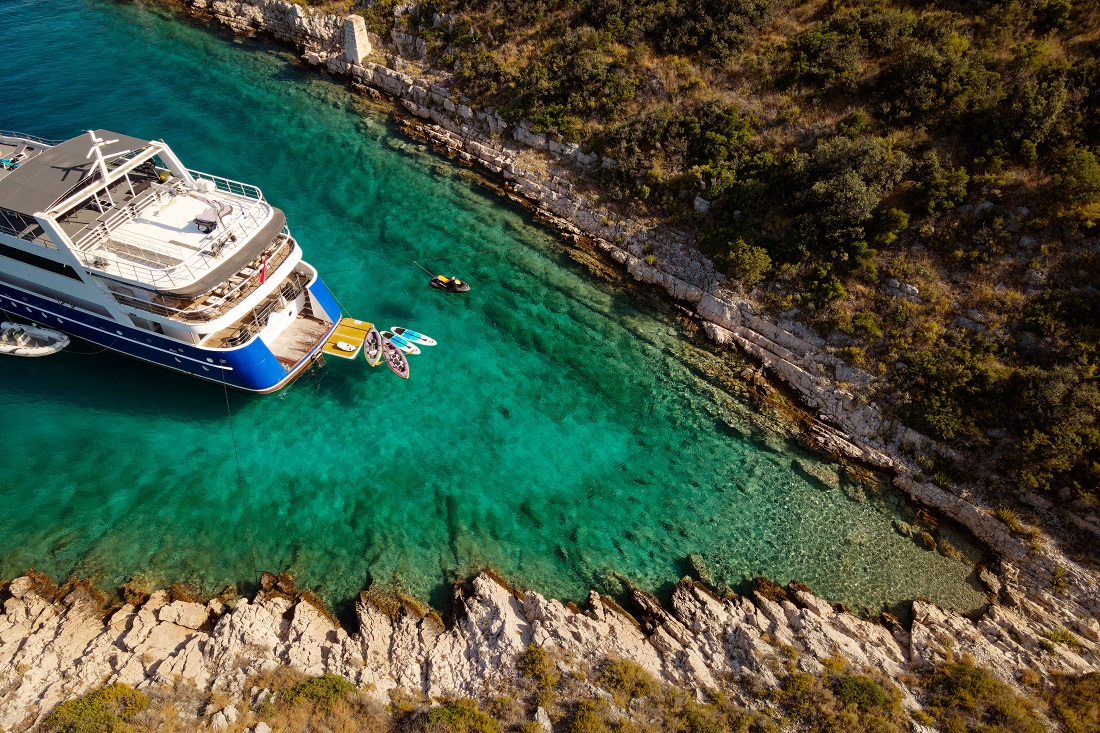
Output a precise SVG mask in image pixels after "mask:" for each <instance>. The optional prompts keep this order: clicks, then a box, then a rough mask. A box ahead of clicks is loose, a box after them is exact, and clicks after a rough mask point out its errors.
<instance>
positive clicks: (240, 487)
mask: <svg viewBox="0 0 1100 733" xmlns="http://www.w3.org/2000/svg"><path fill="white" fill-rule="evenodd" d="M218 377H219V378H220V379H221V381H222V391H223V393H224V394H225V412H226V414H227V415H229V439H230V440H231V441H232V443H233V460H234V461H236V463H237V491H238V492H239V493H240V495H241V512H242V513H243V514H244V526H245V529H246V530H247V531H248V549H249V550H250V551H251V553H252V572H253V573H255V575H256V581H257V582H259V580H260V566H259V564H258V563H257V562H256V545H255V544H254V543H253V542H252V520H251V519H250V518H249V514H250V512H249V509H248V499H247V498H246V497H245V494H244V473H243V472H242V471H241V456H240V454H239V453H238V452H237V432H236V430H235V429H234V428H233V410H232V409H231V408H230V407H229V387H228V386H227V385H226V383H225V375H224V374H221V373H220V371H219V374H218Z"/></svg>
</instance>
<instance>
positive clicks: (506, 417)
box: [0, 0, 981, 609]
mask: <svg viewBox="0 0 1100 733" xmlns="http://www.w3.org/2000/svg"><path fill="white" fill-rule="evenodd" d="M160 12H162V11H154V10H149V9H143V8H136V7H131V6H127V5H116V4H114V3H107V2H97V1H95V0H86V1H85V2H78V3H73V2H69V1H68V0H8V2H6V3H5V14H6V17H7V18H8V19H9V21H10V24H11V25H12V26H13V27H21V28H34V27H35V26H36V25H37V26H40V27H45V24H46V23H47V22H48V23H49V32H48V33H45V32H44V33H26V32H25V33H19V34H15V35H14V36H13V37H12V38H10V39H8V41H7V42H6V43H5V44H4V45H3V46H2V47H0V87H2V88H4V89H6V90H9V92H10V91H12V90H17V91H18V93H19V96H20V98H23V99H30V100H34V104H28V105H26V106H23V107H21V108H19V109H15V110H10V109H9V110H5V114H6V115H7V117H5V119H4V122H3V124H4V126H5V127H9V128H17V129H19V128H22V129H26V130H28V131H31V132H36V133H38V134H42V135H46V136H54V137H64V136H67V135H70V134H73V133H75V132H76V131H78V130H79V129H81V128H87V127H93V126H102V127H106V128H108V129H115V130H118V131H121V132H127V133H130V134H134V135H146V136H152V137H157V138H163V139H165V140H166V141H168V142H169V143H170V144H171V145H173V147H174V148H175V149H176V150H177V151H178V152H179V153H180V154H181V155H182V156H183V158H184V160H185V161H186V162H188V163H189V164H190V165H192V166H193V167H196V168H199V169H205V170H210V171H214V172H217V173H219V174H221V175H225V176H229V177H232V178H237V179H244V180H248V181H252V182H255V183H257V184H258V185H260V186H261V187H262V188H263V189H264V192H265V194H266V195H267V197H268V198H269V199H270V200H272V201H273V202H275V203H276V204H277V205H279V206H281V207H282V208H284V209H285V210H286V212H287V215H288V217H289V220H290V222H291V225H292V227H293V230H294V232H295V235H296V236H297V237H298V239H299V241H300V242H301V244H302V246H303V248H304V250H305V252H306V253H307V257H308V259H309V261H310V262H312V263H313V264H314V265H316V266H317V267H318V268H319V269H320V270H321V271H322V272H326V273H330V274H329V275H328V276H327V277H326V281H327V282H328V284H329V286H330V288H331V289H332V290H333V291H334V292H335V293H336V294H337V295H338V296H339V297H340V298H341V299H342V301H343V304H344V306H345V307H346V309H347V310H348V311H349V312H351V313H353V314H355V315H357V316H361V317H366V318H370V319H373V320H375V321H377V322H379V323H380V324H382V325H384V326H390V325H400V324H408V325H411V326H413V327H416V328H417V329H418V330H423V331H424V332H426V333H430V334H431V335H433V336H434V337H436V338H437V339H438V340H439V341H440V346H439V347H437V348H434V349H425V353H424V354H423V355H421V356H418V357H414V358H413V360H412V366H413V377H412V379H411V380H410V381H409V382H407V383H405V382H400V381H399V380H397V379H394V378H393V377H392V376H391V375H389V374H388V373H387V372H385V371H384V370H379V369H375V370H371V369H369V368H368V367H366V366H365V365H364V364H363V363H362V362H354V363H340V364H328V365H325V366H324V367H322V368H317V369H313V370H312V371H310V372H309V373H308V374H306V375H305V376H304V377H303V378H302V379H300V380H298V382H296V383H295V384H294V385H292V386H291V387H290V388H288V389H286V390H284V391H282V392H281V393H279V394H276V395H273V396H268V397H252V396H247V395H239V394H232V395H230V396H229V402H230V405H231V407H232V411H233V423H232V425H233V428H234V430H235V440H236V444H237V446H238V447H239V460H240V468H241V472H242V474H243V476H244V483H243V486H242V487H240V489H239V488H238V484H237V466H236V463H235V460H234V453H233V449H232V445H233V440H234V435H233V434H232V433H231V429H230V422H229V420H227V418H226V413H225V400H226V397H225V395H224V394H223V392H222V391H221V389H219V388H218V387H216V386H210V385H205V384H202V383H199V382H196V381H192V380H189V379H185V378H182V377H178V376H175V375H172V374H169V373H166V372H162V371H155V370H152V369H150V368H146V367H144V366H142V365H140V364H137V363H134V362H131V361H128V360H126V359H124V358H121V357H118V356H116V355H112V354H92V353H77V352H80V351H82V352H89V351H92V349H90V348H88V347H87V345H79V344H78V345H76V346H75V347H74V348H73V349H72V350H71V351H70V352H66V353H63V354H61V355H59V356H57V357H54V358H51V359H48V360H34V361H33V362H30V363H28V361H27V360H5V361H3V362H0V399H2V400H3V403H4V404H5V406H6V409H5V410H4V412H3V415H4V417H3V421H4V428H5V430H4V432H5V439H6V446H5V447H6V451H5V460H4V461H3V464H2V465H0V537H2V538H3V541H2V543H0V573H2V574H4V575H9V576H10V575H11V574H13V573H16V572H20V571H21V570H23V569H24V568H26V567H29V566H32V565H34V566H37V567H38V568H39V569H40V570H43V571H46V572H49V573H52V574H55V575H59V576H64V575H67V574H69V573H77V574H80V575H84V576H88V577H91V578H94V579H95V580H97V581H98V582H99V583H101V584H103V585H104V586H114V585H118V584H120V583H122V582H124V581H125V580H127V579H128V578H130V577H131V576H134V575H139V574H141V575H145V576H148V577H149V578H152V579H159V581H158V582H163V581H164V580H169V581H175V580H184V581H188V582H191V583H193V584H194V585H196V586H198V587H200V588H202V589H204V590H220V588H221V587H222V586H224V585H225V584H227V583H231V582H237V581H242V580H247V579H248V578H250V577H251V574H252V562H251V557H250V548H249V543H248V528H249V527H251V530H252V536H253V541H254V545H255V552H256V555H257V558H258V560H259V563H260V565H261V567H262V568H270V569H274V570H278V569H284V568H287V569H290V570H291V571H292V572H293V573H294V574H295V575H296V576H297V577H298V579H299V581H300V583H301V584H302V585H303V586H312V587H316V588H318V589H319V590H320V591H321V592H322V593H323V595H324V596H325V597H327V598H328V599H330V600H332V601H336V602H338V601H340V600H343V599H347V598H350V597H351V596H352V595H353V594H354V593H355V592H356V591H358V590H359V588H361V587H362V586H364V585H366V584H368V583H371V582H381V583H397V584H399V585H401V586H403V587H405V588H406V589H408V590H410V591H412V592H414V593H416V594H418V595H421V596H422V597H428V596H429V595H430V594H431V593H432V591H433V590H434V589H439V588H441V587H445V585H446V584H448V583H449V582H451V581H452V580H453V579H454V578H455V577H456V576H459V575H462V574H464V573H469V572H473V571H476V570H477V569H479V568H481V567H484V566H486V565H491V566H494V567H497V568H499V569H500V570H501V571H502V572H503V573H504V574H505V575H506V576H507V577H509V578H511V579H514V580H516V581H517V582H518V583H519V584H521V585H523V586H524V587H533V588H538V589H539V590H541V591H543V592H546V593H549V594H553V595H556V596H559V597H564V598H571V599H577V600H579V599H581V598H583V596H584V594H585V593H586V592H587V590H588V588H589V587H595V588H597V589H600V590H602V591H605V592H615V591H621V590H622V589H623V588H624V587H625V586H624V585H623V583H624V579H629V582H632V583H636V584H638V585H639V586H640V587H642V588H647V589H654V590H656V589H660V588H665V587H667V586H668V584H669V583H671V582H674V581H675V580H676V579H677V578H678V577H680V575H681V574H682V573H683V572H685V570H686V568H687V567H688V565H687V563H686V561H685V558H686V557H687V556H688V555H689V554H694V555H697V556H698V560H697V562H699V563H702V565H704V566H705V568H706V569H707V570H708V572H709V573H710V575H711V576H712V578H713V579H714V582H715V583H716V584H718V585H725V586H729V587H735V586H738V585H739V584H741V583H743V582H744V581H745V580H746V579H747V578H751V577H752V576H755V575H767V576H768V577H771V578H773V579H775V580H777V581H780V582H786V581H788V580H790V579H795V578H797V579H799V580H801V581H803V582H805V583H807V584H809V585H810V586H811V587H813V588H814V589H815V590H816V591H818V592H819V593H822V594H823V595H825V596H826V597H828V598H830V599H832V600H835V601H842V602H845V603H848V604H850V605H852V606H855V607H859V608H869V609H875V608H879V607H881V606H882V605H884V604H890V603H894V602H896V601H899V600H901V599H906V598H911V597H913V596H917V595H920V596H925V597H930V598H933V599H936V600H938V601H940V602H942V603H944V604H948V605H955V606H957V607H960V608H972V607H974V606H976V605H977V604H979V603H980V602H981V596H980V594H978V593H977V592H976V591H975V590H974V589H973V588H972V587H971V586H970V584H968V582H967V576H968V574H969V569H968V568H967V567H966V566H965V565H963V564H961V563H958V562H953V561H950V560H947V559H946V558H944V557H942V556H940V555H938V554H935V553H931V552H927V551H925V550H922V549H920V548H918V547H917V546H916V545H915V544H914V543H913V541H912V540H910V539H907V538H904V537H902V536H900V535H899V534H897V533H896V532H894V531H893V530H892V528H891V520H892V519H893V518H895V517H901V518H903V519H906V520H909V521H911V520H912V519H913V518H912V517H911V516H909V515H908V513H907V510H905V509H904V508H903V507H902V508H898V507H896V506H892V505H891V503H890V502H889V501H888V500H887V499H888V498H889V494H883V493H882V491H881V490H880V488H876V487H871V488H867V489H864V490H863V491H864V493H865V494H866V498H865V499H863V500H853V499H852V498H850V497H849V494H851V495H852V496H856V493H855V492H854V491H853V490H852V488H853V485H852V484H851V482H850V481H849V480H848V479H847V478H845V477H843V476H842V475H840V474H836V475H838V476H840V477H839V478H838V479H837V481H838V485H837V486H836V487H834V488H829V487H828V486H825V485H823V484H822V481H821V480H819V479H817V478H814V476H815V475H816V471H809V470H807V469H806V467H807V466H811V467H815V466H816V467H818V468H821V469H822V470H825V471H833V472H836V471H837V470H838V467H836V466H831V465H830V462H829V461H828V460H827V459H824V458H822V457H820V456H813V455H810V454H808V453H806V452H805V451H803V450H801V449H800V448H798V447H797V446H795V445H793V444H792V443H790V442H789V441H787V440H786V439H785V438H784V437H783V435H782V434H780V433H777V432H775V431H774V430H770V429H768V428H767V427H766V421H765V419H764V418H763V417H762V416H761V415H759V414H757V412H756V410H755V408H754V407H753V406H751V405H749V404H746V403H745V402H744V401H743V400H741V399H740V398H738V397H735V396H731V395H730V394H727V393H726V392H723V391H722V390H720V389H718V388H717V387H715V386H714V383H713V382H710V381H707V379H713V377H705V376H704V375H715V374H725V373H728V372H730V371H731V370H735V369H736V368H737V367H736V364H735V363H734V359H735V357H733V356H729V355H716V354H714V353H712V352H710V351H709V350H707V349H705V348H699V347H698V346H696V345H694V343H693V342H692V340H691V337H689V336H688V335H686V334H684V333H682V332H681V331H680V329H679V328H678V327H677V326H676V325H674V319H673V318H672V317H671V315H670V313H668V312H667V309H666V308H665V307H664V306H663V305H661V303H660V302H658V301H651V300H647V298H646V296H640V297H634V296H631V295H629V294H625V293H623V292H621V291H620V290H619V289H617V288H616V287H615V286H612V285H610V284H607V283H603V282H597V281H594V280H593V278H591V276H590V275H588V274H587V273H586V272H585V271H583V270H582V269H581V268H580V267H578V266H577V265H576V264H574V262H573V261H572V260H571V259H570V258H569V256H568V255H567V254H566V253H565V252H564V251H563V248H562V245H561V244H560V243H559V242H557V241H556V240H555V238H554V237H552V236H550V235H549V234H547V233H546V232H545V231H543V230H542V229H540V228H538V227H537V226H535V225H533V224H532V223H531V222H530V221H529V219H528V218H527V217H526V216H525V214H524V213H523V212H522V211H520V210H518V209H516V208H514V207H512V206H510V205H506V204H503V203H501V202H500V201H499V200H498V199H496V198H494V197H492V196H491V195H488V194H487V193H485V192H484V191H482V190H480V189H478V188H476V187H475V186H472V185H471V184H470V182H469V181H468V180H467V177H466V176H462V175H452V171H453V169H452V168H451V167H450V165H449V164H448V163H446V162H444V161H440V160H437V159H433V158H430V157H428V156H425V155H424V154H422V153H420V152H418V151H416V150H415V149H413V148H411V147H410V146H406V145H401V146H398V147H400V148H401V150H395V148H394V146H393V145H391V143H392V142H393V140H394V138H393V132H392V130H391V129H390V128H389V126H388V125H387V124H386V122H385V120H384V119H382V118H377V117H376V118H367V119H364V118H362V117H361V116H360V115H359V114H358V113H357V111H356V104H355V103H354V102H353V100H352V99H351V98H350V97H349V96H348V94H347V93H346V92H345V91H344V89H343V88H342V87H340V86H339V85H336V84H333V83H331V82H329V81H328V80H326V79H323V78H319V77H317V76H313V75H311V74H309V73H306V72H303V71H300V70H299V69H297V68H294V67H293V66H292V65H291V64H290V63H289V61H288V58H289V56H288V55H287V54H285V53H283V52H280V51H272V50H270V49H266V48H264V47H263V46H261V45H258V44H257V43H255V42H252V41H247V40H243V41H238V42H234V43H228V42H226V40H225V39H224V38H221V37H218V36H216V35H214V34H212V33H209V32H206V31H201V30H198V29H196V28H194V27H191V26H189V25H187V24H186V23H181V22H176V21H172V20H170V19H166V18H165V17H162V16H161V15H160V14H159V13H160ZM73 37H79V38H81V41H82V53H81V59H82V62H81V64H79V65H76V66H74V65H72V64H71V63H70V54H69V53H68V48H67V46H66V44H67V43H68V40H67V39H70V38H73ZM32 44H33V45H32ZM27 58H35V59H36V61H37V62H36V63H35V64H26V63H24V60H25V59H27ZM58 79H66V83H64V84H59V83H58V82H57V80H58ZM197 89H201V90H202V91H203V95H202V97H203V99H202V101H201V102H200V99H199V97H200V95H197V94H196V90H197ZM486 250H488V252H486ZM435 258H449V259H435ZM413 260H420V261H422V262H424V263H425V264H426V265H428V266H429V267H431V268H436V269H439V270H447V271H448V272H454V273H457V274H460V275H461V276H463V277H464V278H466V279H469V280H470V282H471V283H473V284H474V290H473V291H472V292H471V293H470V294H469V295H468V296H466V297H452V296H449V295H447V294H443V293H439V292H436V291H433V290H431V289H430V288H428V287H426V285H427V283H426V282H425V281H426V277H425V275H424V273H423V272H422V271H421V270H420V269H418V268H417V267H416V265H415V264H413V262H412V261H413ZM795 460H797V461H799V462H800V464H795V463H793V461H795ZM242 493H243V496H244V497H245V498H246V500H247V502H246V504H242V500H241V499H242Z"/></svg>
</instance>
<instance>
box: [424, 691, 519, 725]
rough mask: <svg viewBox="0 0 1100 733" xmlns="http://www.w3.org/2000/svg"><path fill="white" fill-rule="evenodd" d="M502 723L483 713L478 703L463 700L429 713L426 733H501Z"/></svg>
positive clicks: (449, 703)
mask: <svg viewBox="0 0 1100 733" xmlns="http://www.w3.org/2000/svg"><path fill="white" fill-rule="evenodd" d="M500 730H501V728H500V723H498V722H497V721H495V720H493V719H492V718H490V717H489V716H488V715H486V714H485V713H483V712H481V710H480V709H479V708H478V706H477V703H476V702H474V701H473V700H469V699H466V698H463V699H461V700H452V701H449V702H445V703H443V704H442V705H440V706H439V707H437V708H432V709H431V710H429V711H428V715H427V719H426V721H425V726H424V731H425V733H500Z"/></svg>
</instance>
